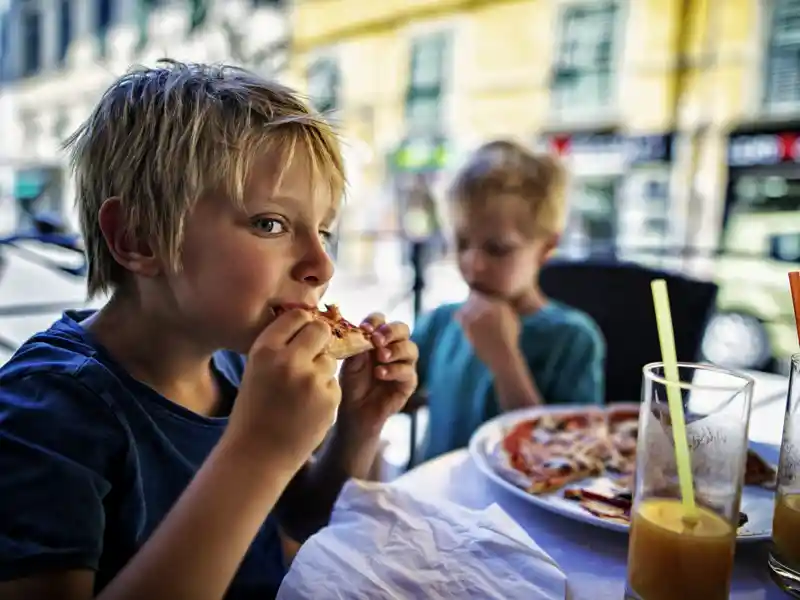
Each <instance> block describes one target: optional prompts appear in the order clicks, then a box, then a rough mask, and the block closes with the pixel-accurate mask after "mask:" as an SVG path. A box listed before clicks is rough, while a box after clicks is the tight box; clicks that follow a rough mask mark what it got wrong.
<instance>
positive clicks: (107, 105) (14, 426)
mask: <svg viewBox="0 0 800 600" xmlns="http://www.w3.org/2000/svg"><path fill="white" fill-rule="evenodd" d="M68 146H69V148H70V150H71V154H72V162H73V167H74V171H75V177H76V182H77V206H78V209H79V212H80V220H81V226H82V230H83V234H84V236H85V242H86V248H87V254H88V265H89V282H88V285H89V293H90V295H94V294H98V293H106V292H107V293H109V294H110V299H109V301H108V303H107V304H106V305H105V306H104V307H103V308H102V309H101V310H99V311H97V312H91V311H69V312H67V313H65V314H64V316H63V318H61V320H59V321H58V322H56V323H55V324H54V325H53V326H52V327H51V328H50V329H48V330H47V331H44V332H42V333H40V334H38V335H35V336H34V337H33V338H31V339H30V340H28V342H26V343H25V344H24V345H23V346H22V347H21V348H20V349H19V351H18V352H17V353H16V354H15V356H14V357H13V358H12V359H11V360H10V361H9V362H8V363H7V364H6V365H5V366H4V367H3V368H2V369H0V598H2V599H3V600H11V599H14V600H16V599H20V600H21V599H25V600H48V599H52V600H88V599H89V598H94V597H97V598H101V599H103V600H122V599H126V600H128V599H129V600H144V599H152V600H159V599H164V600H167V599H168V600H182V599H186V600H189V599H191V600H219V599H221V598H223V597H225V598H229V599H232V600H241V599H250V598H258V599H264V598H269V597H272V596H274V594H275V592H276V590H277V588H278V586H279V585H280V582H281V579H282V577H283V575H284V569H285V567H284V556H283V555H282V551H281V543H280V535H281V532H285V533H286V534H287V535H288V537H290V538H292V539H294V540H297V541H298V542H302V541H303V540H304V539H305V538H307V537H308V536H309V535H311V534H313V533H314V532H315V531H316V530H318V529H319V528H320V527H322V526H324V524H325V523H326V522H327V519H328V517H329V514H330V510H331V508H332V506H333V503H334V501H335V499H336V497H337V495H338V493H339V491H340V489H341V487H342V485H343V483H344V482H345V481H346V479H347V478H348V477H350V476H364V475H366V473H367V470H368V469H369V467H370V465H371V463H372V460H373V458H374V454H375V450H376V447H377V444H378V441H379V432H380V430H381V427H382V425H383V423H384V421H385V420H386V419H387V418H388V416H389V415H391V414H392V413H394V412H396V411H397V410H399V409H400V408H401V407H402V406H403V404H404V403H405V401H406V399H407V398H408V396H409V395H410V394H411V392H412V391H413V389H414V388H415V386H416V372H415V362H416V356H417V350H416V347H415V345H414V344H413V343H412V342H411V341H410V340H409V332H408V328H407V327H406V326H405V325H403V324H399V323H393V324H387V323H384V322H383V319H382V317H381V316H380V315H373V316H372V317H370V318H369V319H368V320H367V321H366V322H365V323H364V324H363V325H362V326H361V329H362V331H363V332H365V333H366V335H368V336H369V337H370V338H371V339H370V341H371V343H372V345H373V346H374V349H372V350H370V351H368V352H363V353H361V354H359V355H357V356H354V357H352V358H349V359H348V360H346V361H345V363H344V364H343V366H342V370H341V374H340V376H339V379H338V380H337V378H336V376H335V371H336V367H337V361H336V358H335V356H333V355H332V353H331V352H328V351H327V350H328V349H329V348H332V347H333V346H335V345H336V344H339V342H338V341H336V340H335V339H334V336H333V334H332V327H331V324H330V323H329V322H327V321H326V320H325V319H320V318H317V315H316V313H315V311H313V310H307V308H309V307H316V306H318V303H319V301H320V298H321V296H322V295H323V293H324V292H325V289H326V287H327V285H328V282H329V281H330V279H331V276H332V274H333V265H332V262H331V259H330V258H329V255H328V249H327V245H328V243H329V238H330V236H331V234H330V232H331V230H332V228H333V224H334V220H335V218H336V215H337V211H338V208H339V200H340V198H341V196H342V191H343V185H344V175H343V165H342V159H341V155H340V150H339V143H338V140H337V139H336V136H335V135H334V134H333V133H332V131H331V130H330V128H329V127H328V126H327V125H326V124H325V122H324V121H323V120H321V119H320V118H318V117H317V116H315V115H314V114H312V113H310V112H309V109H308V108H307V107H306V105H305V104H303V102H302V101H300V100H299V99H298V97H297V96H296V95H295V94H294V93H293V92H292V91H291V90H289V89H287V88H284V87H282V86H280V85H277V84H275V83H270V82H267V81H264V80H262V79H260V78H259V77H257V76H255V75H252V74H249V73H247V72H244V71H241V70H238V69H235V68H231V67H217V66H206V65H199V64H181V63H173V62H168V63H164V64H161V65H159V66H158V67H157V68H151V69H138V70H135V71H132V72H130V73H129V74H127V75H125V76H124V77H122V78H121V79H119V80H118V81H117V82H116V83H114V84H113V85H112V86H111V87H110V88H109V90H108V91H107V92H106V93H105V95H104V96H103V97H102V99H101V100H100V102H99V104H98V106H97V107H96V109H95V110H94V112H93V113H92V115H91V116H90V117H89V119H88V120H87V121H86V123H84V125H83V126H82V127H81V128H80V129H79V130H78V131H77V132H76V133H75V134H74V135H73V136H72V138H71V139H70V140H69V141H68ZM317 312H318V311H317ZM359 334H361V332H359ZM361 335H363V334H361ZM361 349H362V350H363V349H365V348H364V347H362V348H361ZM244 354H247V361H246V362H245V359H244V358H242V356H243V355H244ZM334 354H335V353H334ZM334 419H335V420H336V423H335V425H334V426H333V429H331V424H332V423H333V422H334ZM323 442H324V445H323V447H322V449H321V450H320V452H319V453H318V454H317V455H316V456H315V457H314V458H313V459H312V458H311V455H312V452H314V451H315V449H316V448H317V447H318V446H320V444H322V443H323ZM279 528H280V531H279Z"/></svg>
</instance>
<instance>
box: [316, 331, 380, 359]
mask: <svg viewBox="0 0 800 600" xmlns="http://www.w3.org/2000/svg"><path fill="white" fill-rule="evenodd" d="M372 348H373V345H372V342H371V341H370V340H369V339H367V337H366V335H365V334H363V333H359V332H358V331H350V332H348V333H346V334H344V337H336V336H335V335H334V336H333V339H332V340H331V344H330V346H328V350H327V352H328V354H330V355H331V356H332V357H333V358H335V359H336V360H344V359H345V358H350V357H351V356H356V355H357V354H361V353H362V352H367V351H368V350H372Z"/></svg>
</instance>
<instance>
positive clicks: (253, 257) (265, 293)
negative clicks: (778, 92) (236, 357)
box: [167, 152, 337, 353]
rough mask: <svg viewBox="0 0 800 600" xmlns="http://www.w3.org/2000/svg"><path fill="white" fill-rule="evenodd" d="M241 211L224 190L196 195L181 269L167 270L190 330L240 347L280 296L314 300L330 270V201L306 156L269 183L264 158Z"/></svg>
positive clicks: (266, 320)
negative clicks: (198, 197) (199, 197)
mask: <svg viewBox="0 0 800 600" xmlns="http://www.w3.org/2000/svg"><path fill="white" fill-rule="evenodd" d="M253 171H254V172H253V175H252V176H251V177H250V179H249V180H248V182H247V185H246V188H245V207H244V211H242V210H241V209H237V208H236V207H235V206H234V205H233V204H232V203H231V202H230V201H229V200H227V199H226V198H225V197H224V195H217V196H215V195H213V194H209V195H208V196H206V197H204V198H202V199H201V200H200V201H199V202H198V204H197V207H196V209H195V210H194V211H193V212H192V213H191V214H190V215H189V216H188V217H187V220H186V227H185V237H184V243H183V246H182V269H181V270H180V271H179V272H177V273H174V272H172V273H169V274H168V275H167V280H168V285H169V287H170V291H171V295H172V298H173V301H174V303H175V304H176V308H177V309H178V312H179V314H180V315H181V317H182V318H186V322H187V326H188V327H193V328H194V331H192V334H193V335H198V334H200V335H202V336H203V337H204V338H207V339H204V342H205V343H207V344H209V345H211V346H214V347H218V348H220V347H221V348H228V349H231V350H236V351H239V352H242V353H244V352H247V351H248V350H249V348H250V346H251V345H252V342H253V341H254V340H255V338H256V336H257V335H258V334H259V333H260V332H261V331H262V330H263V329H264V327H265V326H266V325H267V324H268V323H269V321H270V319H271V318H272V312H271V307H274V306H277V305H279V304H282V303H289V302H294V303H305V304H310V305H315V306H316V305H317V304H318V303H319V300H320V298H321V297H322V295H323V293H324V292H325V289H326V288H327V286H328V282H329V281H330V279H331V276H332V275H333V262H332V261H331V258H330V256H329V253H328V243H329V236H330V231H331V228H332V226H333V221H334V219H335V217H336V206H337V204H336V203H335V202H334V201H333V199H332V197H331V193H330V192H329V190H328V188H327V186H325V185H319V186H315V185H313V183H314V182H312V177H310V175H309V173H310V171H309V167H308V163H307V157H302V156H300V153H299V152H298V153H297V154H295V159H294V161H293V164H292V165H290V166H289V168H288V170H287V171H286V172H285V174H284V176H283V179H282V181H281V182H280V184H279V185H278V186H277V187H275V185H274V182H275V173H274V167H273V166H272V165H271V164H270V161H269V160H265V161H263V163H262V164H256V168H255V169H254V170H253Z"/></svg>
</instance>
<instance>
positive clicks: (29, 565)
mask: <svg viewBox="0 0 800 600" xmlns="http://www.w3.org/2000/svg"><path fill="white" fill-rule="evenodd" d="M90 314H91V312H90V311H82V312H68V313H65V314H64V316H63V317H62V318H61V320H59V321H57V322H56V323H55V324H54V325H53V326H52V327H51V328H50V329H48V330H47V331H45V332H42V333H39V334H37V335H35V336H34V337H32V338H31V339H30V340H28V341H27V342H26V343H25V344H24V345H23V346H22V347H21V348H20V349H19V350H18V351H17V352H16V354H15V355H14V356H13V357H12V358H11V360H10V361H9V362H8V363H7V364H6V365H5V366H3V367H2V368H0V581H4V580H12V579H18V578H21V577H26V576H30V575H33V574H36V573H40V572H43V571H46V570H47V571H49V570H53V569H58V570H62V569H92V570H94V571H96V589H97V590H98V591H99V590H100V589H102V588H103V587H104V586H105V585H106V584H107V583H108V582H109V581H110V580H111V579H112V578H113V577H114V576H115V575H116V574H117V572H118V571H119V570H120V569H121V568H122V567H123V566H124V565H125V564H126V563H127V561H128V560H130V558H131V557H132V556H133V555H134V554H135V553H136V552H137V550H138V549H139V548H140V547H141V546H142V544H143V543H144V542H145V541H146V540H147V538H148V537H149V536H150V534H151V533H152V532H153V530H154V529H155V527H156V526H157V525H158V524H159V522H160V521H161V520H162V519H163V518H164V516H165V515H166V514H167V512H168V511H169V510H170V508H171V507H172V505H173V504H174V502H175V501H176V500H177V498H178V496H179V495H180V494H181V493H182V492H183V490H184V489H185V488H186V486H187V485H188V483H189V481H190V480H191V479H192V477H193V476H194V474H195V473H196V472H197V470H198V469H199V467H200V465H201V464H202V463H203V461H204V460H205V459H206V457H207V456H208V454H209V452H210V451H211V449H212V448H213V447H214V445H215V444H216V443H217V441H218V440H219V439H220V436H221V435H222V432H223V430H224V429H225V425H226V424H227V418H208V417H203V416H200V415H198V414H195V413H193V412H191V411H189V410H187V409H185V408H183V407H181V406H179V405H177V404H175V403H173V402H171V401H169V400H167V399H166V398H164V397H163V396H161V395H160V394H158V393H157V392H155V391H154V390H153V389H151V388H149V387H148V386H146V385H144V384H143V383H141V382H139V381H137V380H135V379H133V378H132V377H131V376H130V375H129V374H128V373H126V372H125V370H124V369H122V368H121V367H120V365H118V364H117V363H116V362H115V361H114V359H113V358H112V357H111V356H109V354H108V352H107V351H105V350H104V349H103V348H102V347H101V346H99V345H98V344H97V343H96V342H94V341H93V340H92V338H91V336H89V335H88V333H87V332H86V331H85V330H84V329H83V328H82V327H81V325H80V321H81V320H83V319H85V318H86V317H87V316H89V315H90ZM213 366H214V368H215V370H216V373H217V375H218V377H219V378H220V381H221V382H222V386H223V388H224V389H225V388H226V393H227V394H229V397H230V399H231V402H232V401H233V397H234V396H235V394H236V389H237V387H238V385H239V381H240V379H241V374H242V370H243V368H244V360H243V358H242V357H241V356H239V355H237V354H234V353H231V352H218V353H217V354H216V355H215V356H214V363H213ZM284 574H285V568H284V563H283V556H282V553H281V545H280V540H279V537H278V531H277V524H276V522H275V520H274V518H272V517H270V518H268V519H267V520H266V522H265V523H264V526H263V527H262V529H261V531H260V533H259V534H258V537H257V538H256V540H255V541H254V543H253V545H252V546H251V547H250V550H249V552H248V554H247V556H246V557H245V560H244V562H243V563H242V565H241V567H240V569H239V572H238V573H237V575H236V577H235V579H234V581H233V584H232V585H231V587H230V589H229V592H228V594H227V596H226V598H227V599H229V600H245V599H247V600H249V599H250V598H258V599H259V600H263V599H264V598H269V597H273V596H274V595H275V594H276V592H277V589H278V587H279V586H280V582H281V580H282V579H283V576H284Z"/></svg>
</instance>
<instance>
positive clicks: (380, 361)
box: [337, 314, 418, 436]
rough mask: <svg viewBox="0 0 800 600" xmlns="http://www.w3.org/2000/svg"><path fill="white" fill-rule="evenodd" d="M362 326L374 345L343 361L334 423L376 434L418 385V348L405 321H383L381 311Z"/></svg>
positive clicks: (361, 432) (401, 406) (360, 431)
mask: <svg viewBox="0 0 800 600" xmlns="http://www.w3.org/2000/svg"><path fill="white" fill-rule="evenodd" d="M361 327H362V329H364V330H365V331H367V332H368V333H370V334H371V336H372V341H373V343H374V344H375V349H374V350H372V351H370V352H364V353H363V354H359V355H357V356H353V357H351V358H349V359H347V360H346V361H345V362H344V364H343V365H342V370H341V373H340V375H339V381H340V383H341V386H342V404H341V407H340V409H339V421H338V422H337V425H339V424H341V425H342V426H343V427H345V428H347V429H348V430H355V431H356V432H358V434H359V435H362V436H376V435H378V434H380V430H381V429H382V427H383V424H384V423H385V422H386V419H388V418H389V417H390V416H391V415H393V414H394V413H396V412H398V411H399V410H400V409H401V408H403V406H404V405H405V403H406V401H407V400H408V398H409V397H410V396H411V394H412V393H413V392H414V390H415V389H416V387H417V368H416V365H417V357H418V351H417V346H416V344H414V342H412V341H411V339H410V332H409V329H408V325H406V324H405V323H386V319H385V318H384V316H383V315H381V314H373V315H370V316H369V317H367V319H366V320H365V321H364V323H362V325H361Z"/></svg>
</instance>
